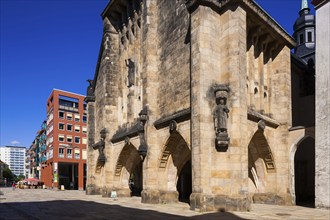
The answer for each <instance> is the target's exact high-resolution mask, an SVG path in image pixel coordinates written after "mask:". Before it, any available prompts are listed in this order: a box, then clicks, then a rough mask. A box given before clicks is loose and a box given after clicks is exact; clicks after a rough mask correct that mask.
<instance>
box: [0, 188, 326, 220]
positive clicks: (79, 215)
mask: <svg viewBox="0 0 330 220" xmlns="http://www.w3.org/2000/svg"><path fill="white" fill-rule="evenodd" d="M0 191H1V195H0V219H1V220H14V219H15V220H23V219H29V220H30V219H31V220H32V219H33V220H38V219H39V220H43V219H46V220H52V219H70V220H71V219H91V220H92V219H93V220H94V219H140V220H142V219H157V220H161V219H166V220H174V219H187V220H188V219H201V220H212V219H228V220H231V219H322V220H329V219H330V210H322V209H313V208H305V207H299V206H276V205H262V204H253V205H252V209H251V211H250V212H211V213H210V212H209V213H199V212H195V211H191V210H190V209H189V205H188V204H186V203H176V204H156V205H155V204H142V203H141V202H140V200H141V198H139V197H131V198H117V199H112V198H105V197H102V196H100V195H85V192H84V191H74V190H71V191H70V190H66V191H58V190H48V189H16V190H12V188H0Z"/></svg>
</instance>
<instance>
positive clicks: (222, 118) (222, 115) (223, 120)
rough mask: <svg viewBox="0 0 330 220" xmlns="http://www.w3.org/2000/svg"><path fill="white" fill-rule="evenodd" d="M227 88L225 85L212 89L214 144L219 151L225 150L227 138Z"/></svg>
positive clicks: (227, 142) (227, 143)
mask: <svg viewBox="0 0 330 220" xmlns="http://www.w3.org/2000/svg"><path fill="white" fill-rule="evenodd" d="M228 92H229V88H228V86H226V85H218V86H216V87H215V88H214V93H215V100H216V105H217V106H216V108H215V111H214V127H215V135H216V138H215V143H216V148H217V150H219V151H223V150H225V151H226V150H227V149H228V145H229V140H230V138H229V136H228V133H227V120H228V113H229V109H228V107H227V99H228Z"/></svg>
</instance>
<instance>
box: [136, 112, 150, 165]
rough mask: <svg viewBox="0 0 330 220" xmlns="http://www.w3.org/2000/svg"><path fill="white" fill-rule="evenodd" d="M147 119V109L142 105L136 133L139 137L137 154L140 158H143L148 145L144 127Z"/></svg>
mask: <svg viewBox="0 0 330 220" xmlns="http://www.w3.org/2000/svg"><path fill="white" fill-rule="evenodd" d="M147 120H148V109H147V108H146V107H144V108H143V109H142V111H141V112H140V113H139V122H138V133H139V138H140V146H139V150H138V152H139V155H140V156H141V158H142V160H144V159H145V157H146V156H147V152H148V145H147V142H146V139H145V132H144V131H145V129H144V126H145V124H146V122H147Z"/></svg>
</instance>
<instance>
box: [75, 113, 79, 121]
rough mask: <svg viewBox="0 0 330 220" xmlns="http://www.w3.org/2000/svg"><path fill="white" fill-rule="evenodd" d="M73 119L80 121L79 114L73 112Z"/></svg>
mask: <svg viewBox="0 0 330 220" xmlns="http://www.w3.org/2000/svg"><path fill="white" fill-rule="evenodd" d="M74 121H76V122H79V121H80V115H78V114H75V115H74Z"/></svg>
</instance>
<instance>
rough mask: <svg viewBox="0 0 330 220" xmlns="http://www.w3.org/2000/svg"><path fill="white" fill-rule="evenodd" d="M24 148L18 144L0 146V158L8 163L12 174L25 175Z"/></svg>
mask: <svg viewBox="0 0 330 220" xmlns="http://www.w3.org/2000/svg"><path fill="white" fill-rule="evenodd" d="M25 157H26V148H25V147H18V146H4V147H0V159H1V160H2V161H3V162H5V163H6V164H8V166H9V169H10V170H11V171H12V173H13V174H15V175H16V176H19V175H20V174H22V175H26V171H25Z"/></svg>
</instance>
